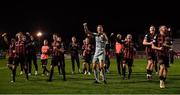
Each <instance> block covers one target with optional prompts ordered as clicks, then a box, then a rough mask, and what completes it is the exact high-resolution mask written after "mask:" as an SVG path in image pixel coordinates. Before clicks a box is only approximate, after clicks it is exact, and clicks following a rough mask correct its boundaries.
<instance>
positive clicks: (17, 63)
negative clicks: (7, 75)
mask: <svg viewBox="0 0 180 95" xmlns="http://www.w3.org/2000/svg"><path fill="white" fill-rule="evenodd" d="M14 62H15V65H17V66H18V65H19V63H20V64H21V65H26V62H25V56H19V57H15V58H14Z"/></svg>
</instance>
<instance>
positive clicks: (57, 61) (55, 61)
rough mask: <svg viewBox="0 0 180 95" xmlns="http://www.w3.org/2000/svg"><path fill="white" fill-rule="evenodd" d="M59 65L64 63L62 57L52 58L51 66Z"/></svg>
mask: <svg viewBox="0 0 180 95" xmlns="http://www.w3.org/2000/svg"><path fill="white" fill-rule="evenodd" d="M61 63H64V56H57V57H52V60H51V65H54V66H60V65H61Z"/></svg>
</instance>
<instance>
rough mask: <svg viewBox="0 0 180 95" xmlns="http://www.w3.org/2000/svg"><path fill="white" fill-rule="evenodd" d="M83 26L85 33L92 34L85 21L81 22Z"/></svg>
mask: <svg viewBox="0 0 180 95" xmlns="http://www.w3.org/2000/svg"><path fill="white" fill-rule="evenodd" d="M83 26H84V31H85V33H86V34H90V35H92V34H93V33H92V32H90V31H89V29H88V27H87V23H83Z"/></svg>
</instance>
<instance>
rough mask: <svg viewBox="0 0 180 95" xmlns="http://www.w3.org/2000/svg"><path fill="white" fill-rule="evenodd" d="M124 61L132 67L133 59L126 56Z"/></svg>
mask: <svg viewBox="0 0 180 95" xmlns="http://www.w3.org/2000/svg"><path fill="white" fill-rule="evenodd" d="M123 61H125V64H127V65H128V66H130V67H131V66H132V65H133V59H127V58H125V59H123Z"/></svg>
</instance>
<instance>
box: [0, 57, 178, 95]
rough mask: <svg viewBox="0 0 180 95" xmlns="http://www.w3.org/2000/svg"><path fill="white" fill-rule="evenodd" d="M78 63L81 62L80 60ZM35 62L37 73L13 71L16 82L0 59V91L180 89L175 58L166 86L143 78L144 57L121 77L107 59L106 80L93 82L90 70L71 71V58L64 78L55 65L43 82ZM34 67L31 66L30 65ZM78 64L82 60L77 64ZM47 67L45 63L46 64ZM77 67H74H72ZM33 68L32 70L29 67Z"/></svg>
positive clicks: (174, 91) (143, 91) (168, 91)
mask: <svg viewBox="0 0 180 95" xmlns="http://www.w3.org/2000/svg"><path fill="white" fill-rule="evenodd" d="M49 61H50V60H49ZM81 63H82V62H81ZM38 64H39V75H38V76H34V75H32V76H30V80H29V81H26V79H25V75H21V76H20V75H19V72H20V71H19V68H20V67H18V71H17V77H16V82H15V83H11V82H10V71H9V69H8V68H7V67H6V60H4V59H0V93H1V94H2V93H4V94H5V93H8V94H19V93H23V94H28V93H31V94H33V93H51V94H54V93H58V94H64V93H66V94H74V93H75V94H107V93H110V94H129V93H131V94H178V93H180V63H179V60H175V64H173V65H172V66H171V67H170V68H169V72H168V77H167V88H165V89H160V88H159V79H158V76H157V75H155V74H154V75H153V81H147V80H146V74H145V72H146V70H145V67H146V60H144V59H136V60H135V62H134V66H133V73H132V78H131V79H130V80H122V78H121V77H120V76H118V74H117V68H116V63H114V59H112V60H111V67H110V73H109V74H108V75H107V82H108V84H103V83H101V84H94V83H93V81H94V80H93V79H94V76H93V74H91V75H90V76H89V75H83V74H77V73H76V74H74V75H72V74H71V62H70V60H66V73H67V81H65V82H64V81H63V80H62V76H60V77H59V76H58V72H57V67H56V68H55V69H56V71H55V73H54V74H55V75H54V79H53V81H52V82H47V81H46V80H47V79H48V77H46V76H41V72H42V69H41V66H40V62H38ZM33 67H34V66H33ZM81 67H82V64H81ZM48 69H49V64H48ZM76 71H77V69H76ZM33 72H34V70H33Z"/></svg>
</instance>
